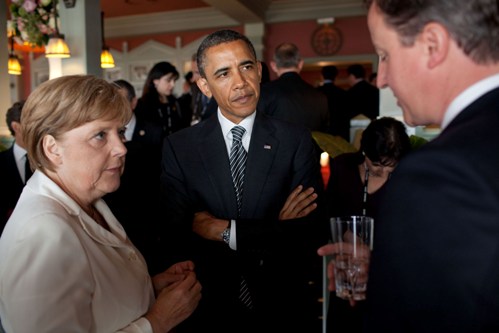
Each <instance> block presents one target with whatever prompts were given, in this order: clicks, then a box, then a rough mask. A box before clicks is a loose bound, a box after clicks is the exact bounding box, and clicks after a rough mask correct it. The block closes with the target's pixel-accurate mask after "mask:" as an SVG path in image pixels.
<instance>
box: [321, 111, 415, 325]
mask: <svg viewBox="0 0 499 333" xmlns="http://www.w3.org/2000/svg"><path fill="white" fill-rule="evenodd" d="M410 150H411V143H410V140H409V136H408V135H407V132H406V127H405V125H404V124H403V123H402V122H401V121H398V120H396V119H395V118H391V117H382V118H379V119H376V120H373V121H371V123H370V124H369V125H368V126H367V127H366V129H365V130H364V131H363V132H362V138H361V140H360V149H359V151H358V152H355V153H344V154H341V155H338V156H336V157H335V158H333V159H332V160H331V164H330V168H331V172H330V175H331V176H330V177H329V182H328V185H327V187H326V202H327V204H326V206H327V208H328V216H329V217H335V216H352V215H363V216H370V217H373V218H374V223H375V224H376V223H377V218H376V217H377V215H378V207H379V204H380V202H381V200H382V192H383V191H382V189H383V187H384V186H385V184H386V182H387V181H388V180H389V179H390V177H391V174H392V172H393V170H394V169H395V167H396V166H397V164H398V163H399V162H400V161H401V160H402V158H404V157H405V156H406V154H408V153H409V151H410ZM364 307H365V302H364V301H361V302H357V303H356V304H355V306H354V307H352V306H351V305H350V303H349V301H346V300H343V299H341V298H339V297H336V295H335V294H334V292H332V294H331V297H330V298H329V309H328V317H327V328H328V332H331V333H336V332H351V333H359V332H362V324H363V314H364Z"/></svg>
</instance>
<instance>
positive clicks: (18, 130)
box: [10, 120, 21, 134]
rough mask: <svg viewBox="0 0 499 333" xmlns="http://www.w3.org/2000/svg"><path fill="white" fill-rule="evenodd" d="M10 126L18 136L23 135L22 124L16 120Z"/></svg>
mask: <svg viewBox="0 0 499 333" xmlns="http://www.w3.org/2000/svg"><path fill="white" fill-rule="evenodd" d="M10 126H12V129H13V130H14V132H15V133H16V134H17V133H21V123H20V122H17V121H15V120H14V121H12V122H11V123H10Z"/></svg>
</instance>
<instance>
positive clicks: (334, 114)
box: [317, 65, 350, 142]
mask: <svg viewBox="0 0 499 333" xmlns="http://www.w3.org/2000/svg"><path fill="white" fill-rule="evenodd" d="M321 74H322V78H323V83H322V85H321V86H319V87H318V88H317V89H318V90H319V91H322V92H323V93H324V94H325V95H326V96H327V105H328V109H329V133H330V134H331V135H338V136H341V137H342V138H343V139H345V140H346V141H348V142H349V141H350V115H349V113H348V111H347V109H346V92H345V90H343V89H342V88H340V87H338V86H337V85H336V84H335V82H334V81H335V80H336V76H337V75H338V68H337V67H336V66H334V65H330V66H324V67H322V68H321Z"/></svg>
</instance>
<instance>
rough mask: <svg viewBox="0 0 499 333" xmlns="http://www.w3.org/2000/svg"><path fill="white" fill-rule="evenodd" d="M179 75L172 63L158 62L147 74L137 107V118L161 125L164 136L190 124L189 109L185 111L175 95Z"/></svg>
mask: <svg viewBox="0 0 499 333" xmlns="http://www.w3.org/2000/svg"><path fill="white" fill-rule="evenodd" d="M178 76H179V74H178V71H177V69H176V68H175V66H173V65H172V64H171V63H169V62H167V61H161V62H158V63H156V64H155V65H154V66H153V67H152V68H151V70H150V71H149V73H148V74H147V78H146V81H145V83H144V89H143V90H142V96H141V97H140V98H139V100H138V103H137V106H136V108H135V114H136V116H137V118H139V119H143V120H147V121H150V122H152V123H154V124H157V125H158V126H160V127H161V128H162V130H163V136H167V135H170V134H172V133H175V132H176V131H178V130H180V129H182V128H185V127H187V126H189V114H190V112H189V110H187V111H186V112H185V113H183V110H182V109H181V106H180V103H179V102H178V100H177V98H176V97H175V96H174V95H173V88H174V87H175V82H176V81H177V79H178Z"/></svg>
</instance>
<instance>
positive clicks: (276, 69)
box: [270, 60, 279, 74]
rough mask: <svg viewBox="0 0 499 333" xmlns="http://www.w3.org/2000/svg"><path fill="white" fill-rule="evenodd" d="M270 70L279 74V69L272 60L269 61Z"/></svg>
mask: <svg viewBox="0 0 499 333" xmlns="http://www.w3.org/2000/svg"><path fill="white" fill-rule="evenodd" d="M270 68H272V71H273V72H274V73H276V74H279V69H278V68H277V64H276V63H275V61H274V60H271V61H270Z"/></svg>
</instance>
